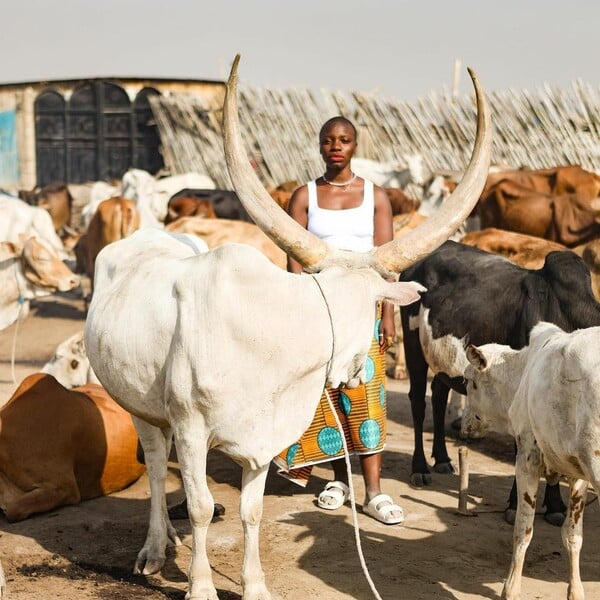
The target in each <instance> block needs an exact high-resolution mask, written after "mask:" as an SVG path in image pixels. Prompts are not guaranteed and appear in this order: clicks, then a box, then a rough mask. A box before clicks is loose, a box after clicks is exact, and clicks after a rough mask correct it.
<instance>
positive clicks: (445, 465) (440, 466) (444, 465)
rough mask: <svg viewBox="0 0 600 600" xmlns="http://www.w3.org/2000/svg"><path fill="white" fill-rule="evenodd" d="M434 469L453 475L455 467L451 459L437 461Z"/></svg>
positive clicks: (437, 471)
mask: <svg viewBox="0 0 600 600" xmlns="http://www.w3.org/2000/svg"><path fill="white" fill-rule="evenodd" d="M433 470H434V471H435V472H436V473H443V474H445V475H452V474H453V473H454V467H453V466H452V463H451V462H450V461H448V462H441V463H437V464H436V465H434V467H433Z"/></svg>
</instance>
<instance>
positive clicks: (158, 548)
mask: <svg viewBox="0 0 600 600" xmlns="http://www.w3.org/2000/svg"><path fill="white" fill-rule="evenodd" d="M133 422H134V424H135V428H136V430H137V432H138V436H139V438H140V443H141V444H142V448H143V449H144V460H145V462H146V469H147V470H148V480H149V482H150V521H149V524H148V533H147V534H146V541H145V542H144V545H143V547H142V549H141V550H140V552H139V553H138V556H137V559H136V561H135V567H134V569H133V572H134V573H135V574H138V575H139V574H143V575H150V574H152V573H156V572H157V571H159V570H160V569H161V567H162V566H163V564H164V562H165V557H166V554H165V550H166V547H167V544H168V542H169V541H170V542H171V543H172V544H175V545H179V544H181V540H180V539H179V537H178V536H177V532H176V531H175V528H174V527H173V525H171V521H170V520H169V515H168V513H167V499H166V496H165V481H166V479H167V461H168V458H169V453H170V451H171V442H172V437H173V435H172V432H171V429H170V428H165V429H159V428H158V427H155V426H154V425H150V424H149V423H146V422H145V421H142V420H141V419H138V418H136V417H134V418H133Z"/></svg>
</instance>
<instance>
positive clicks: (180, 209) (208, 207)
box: [165, 196, 217, 225]
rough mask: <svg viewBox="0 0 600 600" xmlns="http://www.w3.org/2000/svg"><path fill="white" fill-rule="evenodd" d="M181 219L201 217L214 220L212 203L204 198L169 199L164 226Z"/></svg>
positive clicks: (182, 197) (183, 197) (215, 216)
mask: <svg viewBox="0 0 600 600" xmlns="http://www.w3.org/2000/svg"><path fill="white" fill-rule="evenodd" d="M182 217H203V218H204V219H216V218H217V215H216V213H215V210H214V208H213V205H212V202H211V201H210V200H208V199H205V198H194V197H193V196H181V197H180V198H171V199H170V200H169V204H168V205H167V215H166V217H165V225H168V224H169V223H172V222H173V221H176V220H177V219H181V218H182Z"/></svg>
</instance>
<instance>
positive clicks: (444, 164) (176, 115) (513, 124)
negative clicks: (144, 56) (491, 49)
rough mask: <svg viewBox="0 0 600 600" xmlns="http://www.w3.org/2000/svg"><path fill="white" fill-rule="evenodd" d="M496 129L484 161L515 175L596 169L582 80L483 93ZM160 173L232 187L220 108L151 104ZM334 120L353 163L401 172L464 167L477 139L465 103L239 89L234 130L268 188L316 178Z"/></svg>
mask: <svg viewBox="0 0 600 600" xmlns="http://www.w3.org/2000/svg"><path fill="white" fill-rule="evenodd" d="M488 99H489V101H490V105H491V109H492V122H493V124H494V129H495V135H494V146H493V154H492V160H493V162H495V163H498V164H502V165H507V166H510V167H514V168H519V167H523V166H525V167H530V168H545V167H551V166H555V165H564V164H579V165H581V166H582V167H584V168H586V169H589V170H593V171H600V88H598V87H593V86H591V85H589V84H587V83H584V82H582V81H576V82H573V84H572V85H571V87H570V88H569V89H567V90H563V89H552V88H551V87H549V86H547V85H546V86H544V87H543V88H541V89H539V90H537V91H536V92H528V91H514V90H508V91H502V92H492V93H490V94H489V95H488ZM150 102H151V106H152V110H153V113H154V116H155V118H156V121H157V125H158V129H159V133H160V137H161V141H162V147H163V156H164V160H165V164H166V166H167V167H168V168H169V169H170V171H171V172H172V173H183V172H186V171H199V172H202V173H205V174H207V175H209V176H210V177H212V178H213V179H214V181H215V183H216V184H217V186H218V187H220V188H229V189H230V188H231V181H230V179H229V175H228V173H227V169H226V166H225V159H224V155H223V148H222V137H221V125H220V123H221V107H215V106H208V105H206V104H203V102H202V101H201V100H200V99H198V98H196V97H191V96H172V97H155V96H152V97H151V98H150ZM335 114H343V115H344V116H346V117H348V118H350V119H351V120H352V121H353V122H354V123H355V124H356V126H357V128H358V131H359V152H358V154H359V155H360V156H364V157H366V158H371V159H374V160H378V161H381V162H398V163H400V164H405V160H404V156H405V155H407V154H417V153H418V154H421V155H422V156H423V161H424V164H425V166H426V168H428V169H429V170H430V171H431V172H433V171H438V170H455V171H460V170H462V169H464V167H465V166H466V164H467V161H468V159H469V156H470V154H471V149H472V145H473V140H474V137H475V116H476V112H475V104H474V98H473V96H472V95H471V96H465V97H461V98H455V97H453V96H451V95H449V94H430V95H429V96H427V97H424V98H421V99H420V100H418V101H416V102H401V101H397V100H389V99H383V98H379V97H376V96H374V95H372V94H359V93H351V94H344V93H342V92H328V91H327V90H321V92H320V95H317V94H315V93H313V92H311V91H309V90H305V89H291V90H274V89H264V88H251V87H247V86H246V87H243V88H242V91H241V93H240V122H241V126H242V133H243V138H244V141H245V143H246V149H247V152H248V155H249V156H250V157H251V159H252V160H253V161H254V162H255V163H256V170H257V174H258V175H259V177H260V178H261V180H262V181H263V183H264V184H265V185H266V186H267V187H273V186H276V185H278V184H279V183H282V182H284V181H289V180H297V181H299V182H304V181H307V180H308V179H311V178H313V177H315V176H316V175H318V174H320V173H321V171H322V161H321V158H320V156H319V151H318V143H317V136H318V129H319V127H320V126H321V124H322V123H323V122H324V121H325V120H326V119H328V118H329V117H331V116H333V115H335Z"/></svg>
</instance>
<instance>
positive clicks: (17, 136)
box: [0, 78, 225, 191]
mask: <svg viewBox="0 0 600 600" xmlns="http://www.w3.org/2000/svg"><path fill="white" fill-rule="evenodd" d="M89 81H107V82H110V83H114V84H116V85H118V86H120V87H121V88H122V89H123V90H124V91H125V92H126V93H127V95H128V97H129V99H130V100H131V101H132V102H133V100H134V99H135V98H136V96H137V94H138V93H139V92H140V91H141V90H142V89H144V88H145V87H151V88H154V89H156V90H158V91H159V92H160V93H161V94H162V95H165V96H172V95H190V96H195V97H198V98H200V99H202V100H204V101H205V102H210V103H211V104H212V103H214V105H215V106H222V104H223V99H224V96H225V84H224V83H223V82H219V81H184V80H164V79H158V80H156V79H134V78H98V79H90V80H85V79H81V80H69V81H46V82H32V83H21V84H7V85H0V163H2V164H3V165H4V167H0V186H2V187H3V188H4V189H8V190H9V191H16V190H18V189H28V190H29V189H33V188H34V187H35V186H36V183H37V182H36V172H37V165H36V139H35V109H34V106H35V100H36V98H37V96H38V95H39V94H40V93H42V92H45V91H47V90H54V91H56V92H58V93H60V94H61V95H62V96H63V97H64V99H65V100H66V101H68V100H69V98H70V97H71V95H72V93H73V91H74V90H76V89H77V88H78V87H80V86H81V85H83V84H85V83H86V82H89ZM11 120H12V121H14V129H15V132H14V135H13V136H12V137H11V138H10V139H9V136H8V135H7V134H6V132H8V130H9V129H10V122H11ZM3 122H4V123H5V127H6V129H5V135H4V137H1V136H2V131H3V130H2V129H1V126H2V123H3ZM15 153H16V156H17V157H18V158H17V161H16V165H15V164H14V159H11V157H14V155H15ZM11 160H12V162H11Z"/></svg>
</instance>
